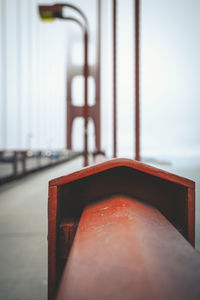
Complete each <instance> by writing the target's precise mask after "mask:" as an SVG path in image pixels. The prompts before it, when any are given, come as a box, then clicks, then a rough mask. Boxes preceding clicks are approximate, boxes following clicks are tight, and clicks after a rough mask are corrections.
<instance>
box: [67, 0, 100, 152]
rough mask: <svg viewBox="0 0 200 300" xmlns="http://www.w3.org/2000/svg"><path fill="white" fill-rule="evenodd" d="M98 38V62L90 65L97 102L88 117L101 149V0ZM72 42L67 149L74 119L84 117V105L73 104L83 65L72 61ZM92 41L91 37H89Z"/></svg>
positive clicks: (96, 142)
mask: <svg viewBox="0 0 200 300" xmlns="http://www.w3.org/2000/svg"><path fill="white" fill-rule="evenodd" d="M96 36H97V38H96V64H93V65H91V64H89V65H88V68H89V70H88V77H92V78H93V80H94V84H95V103H94V104H93V105H91V106H90V105H88V119H92V121H93V123H94V128H95V147H96V150H101V127H100V109H101V107H100V103H101V95H100V76H101V75H100V63H101V62H100V53H101V44H100V43H101V42H100V41H101V0H98V5H97V35H96ZM72 43H73V39H72V38H71V40H70V43H69V45H70V48H68V60H67V124H66V125H67V131H66V133H67V138H66V140H67V145H66V148H67V149H72V130H73V121H74V120H75V119H76V118H79V117H82V118H84V106H80V105H79V106H78V105H74V104H73V94H72V83H73V80H74V78H75V77H76V76H83V66H82V65H75V64H73V62H72V59H71V55H72V53H71V52H72ZM89 43H90V38H89Z"/></svg>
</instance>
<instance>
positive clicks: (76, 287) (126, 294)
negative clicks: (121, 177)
mask: <svg viewBox="0 0 200 300" xmlns="http://www.w3.org/2000/svg"><path fill="white" fill-rule="evenodd" d="M199 278H200V255H199V254H198V253H197V252H196V251H195V250H194V248H193V247H191V245H190V244H189V243H188V242H187V241H186V240H185V239H183V237H182V236H181V234H180V233H179V232H178V231H177V230H176V229H175V228H174V227H173V226H172V225H171V224H170V223H169V222H168V221H167V219H166V218H165V217H164V216H163V215H162V214H161V213H160V212H159V211H158V210H157V209H155V208H153V207H152V206H149V205H147V204H146V203H142V202H141V201H139V200H136V199H133V198H130V197H127V196H121V195H117V196H113V197H109V198H105V199H101V200H99V201H98V202H95V203H93V204H91V205H88V206H87V207H86V208H85V209H84V211H83V214H82V216H81V219H80V223H79V226H78V230H77V233H76V237H75V240H74V243H73V246H72V249H71V252H70V256H69V259H68V262H67V264H66V267H65V270H64V273H63V278H62V282H61V286H60V289H59V293H58V297H57V300H62V299H68V300H72V299H88V300H89V299H91V300H93V299H108V300H110V299H130V300H131V299H152V300H154V299H162V300H163V299H166V300H168V299H182V300H184V299H185V300H188V299H200V286H199Z"/></svg>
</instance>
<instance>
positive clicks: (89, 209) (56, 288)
mask: <svg viewBox="0 0 200 300" xmlns="http://www.w3.org/2000/svg"><path fill="white" fill-rule="evenodd" d="M133 4H134V5H133V14H134V17H135V18H134V20H135V23H134V38H135V51H134V57H135V59H134V62H135V63H134V70H135V78H134V86H135V97H134V103H135V123H134V132H135V147H134V149H135V157H134V158H135V160H128V159H120V158H119V159H118V158H115V157H117V66H116V62H117V47H116V42H117V0H113V2H112V7H113V14H112V16H113V157H114V158H115V159H112V160H107V161H106V157H104V155H103V152H102V149H101V130H100V125H101V122H100V107H101V106H100V104H101V97H100V74H101V72H100V52H101V35H100V27H101V13H100V11H101V1H100V0H99V1H98V14H97V15H98V18H97V24H98V25H97V28H98V30H97V32H98V39H97V40H98V43H97V62H96V66H90V65H89V64H88V42H89V27H87V29H86V27H84V26H85V25H83V24H82V23H80V20H79V21H77V20H76V22H79V23H80V24H81V26H82V27H83V28H84V39H83V42H84V66H83V68H81V67H80V66H78V67H74V66H73V65H72V64H71V63H69V64H68V71H67V72H68V76H67V148H70V149H71V148H72V143H71V139H72V129H73V121H74V119H75V118H77V117H83V118H84V166H85V168H83V169H81V170H80V171H78V172H75V173H72V174H69V175H66V176H63V177H60V178H56V179H53V180H51V181H50V182H49V200H48V298H49V299H55V297H57V299H59V300H62V299H122V298H123V299H133V298H134V299H188V298H191V299H199V298H200V287H199V284H198V281H199V277H200V256H199V254H198V253H197V252H196V250H195V248H194V246H195V183H194V182H192V181H191V180H189V179H186V178H183V177H179V176H177V175H174V174H171V173H167V172H165V171H163V170H160V169H156V168H154V167H151V166H148V165H146V164H143V163H141V162H140V157H141V155H140V1H139V0H135V1H133ZM64 5H66V6H69V7H71V8H72V9H75V10H77V11H78V12H79V13H80V15H81V16H82V17H83V19H84V22H85V21H86V20H85V16H84V15H83V13H82V11H81V10H80V9H77V8H74V6H72V5H68V4H56V5H53V6H40V15H41V17H42V18H45V16H46V15H50V16H51V17H52V18H61V19H66V20H70V21H74V19H73V17H71V16H67V17H63V15H62V7H63V6H64ZM86 23H87V22H86ZM87 24H88V23H87ZM82 70H83V71H82ZM82 72H83V73H82ZM81 73H82V74H83V76H84V80H85V81H84V82H85V89H84V97H85V98H84V99H85V101H84V106H82V107H80V106H75V105H73V99H72V92H71V90H72V89H71V86H72V81H73V78H74V77H75V76H77V75H80V74H81ZM89 75H90V76H93V78H94V80H95V85H96V95H95V98H96V102H95V104H94V105H93V106H91V107H90V106H89V105H88V76H89ZM89 118H92V119H93V122H94V124H95V145H96V152H95V153H94V157H95V164H94V165H92V166H87V165H88V119H89ZM100 160H101V162H100ZM104 160H105V161H104ZM102 161H103V162H102Z"/></svg>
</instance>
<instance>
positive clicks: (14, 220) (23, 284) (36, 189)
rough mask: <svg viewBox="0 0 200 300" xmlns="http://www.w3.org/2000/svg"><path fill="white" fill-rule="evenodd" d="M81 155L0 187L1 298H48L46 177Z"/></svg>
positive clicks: (75, 165) (74, 165)
mask: <svg viewBox="0 0 200 300" xmlns="http://www.w3.org/2000/svg"><path fill="white" fill-rule="evenodd" d="M82 165H83V162H82V158H77V159H76V160H73V161H71V162H69V163H65V164H62V165H60V166H58V167H54V168H52V169H49V170H47V171H42V172H41V173H39V174H35V175H30V176H28V177H26V178H24V179H23V180H18V181H16V182H14V183H10V184H7V185H5V186H3V187H1V188H0V299H2V300H29V299H30V300H32V299H34V300H36V299H41V300H42V299H47V238H46V237H47V199H48V196H47V195H48V181H49V180H50V179H52V178H55V177H58V176H61V175H64V174H67V173H71V172H73V171H75V170H76V169H79V168H81V167H82Z"/></svg>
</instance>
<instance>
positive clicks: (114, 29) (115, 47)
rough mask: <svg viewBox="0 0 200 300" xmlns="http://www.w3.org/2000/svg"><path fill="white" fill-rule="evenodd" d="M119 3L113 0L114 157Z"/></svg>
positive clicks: (114, 153)
mask: <svg viewBox="0 0 200 300" xmlns="http://www.w3.org/2000/svg"><path fill="white" fill-rule="evenodd" d="M116 31H117V3H116V0H113V157H116V156H117V68H116V64H117V45H116V38H117V33H116Z"/></svg>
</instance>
